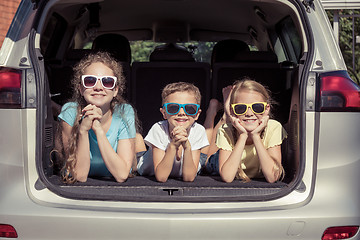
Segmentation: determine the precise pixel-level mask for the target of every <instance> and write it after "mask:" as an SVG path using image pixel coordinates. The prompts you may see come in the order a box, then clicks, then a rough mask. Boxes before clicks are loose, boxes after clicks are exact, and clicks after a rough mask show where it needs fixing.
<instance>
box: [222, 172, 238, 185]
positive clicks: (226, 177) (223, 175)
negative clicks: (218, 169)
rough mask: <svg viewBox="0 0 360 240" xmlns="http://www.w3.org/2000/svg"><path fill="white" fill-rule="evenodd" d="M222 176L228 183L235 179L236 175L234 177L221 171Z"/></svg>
mask: <svg viewBox="0 0 360 240" xmlns="http://www.w3.org/2000/svg"><path fill="white" fill-rule="evenodd" d="M220 177H221V180H223V181H224V182H226V183H231V182H232V181H234V178H235V177H233V178H232V177H230V176H228V175H226V174H221V173H220Z"/></svg>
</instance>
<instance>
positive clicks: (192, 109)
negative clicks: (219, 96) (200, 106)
mask: <svg viewBox="0 0 360 240" xmlns="http://www.w3.org/2000/svg"><path fill="white" fill-rule="evenodd" d="M185 112H186V113H187V114H188V115H195V114H196V113H197V106H196V105H195V104H186V105H185Z"/></svg>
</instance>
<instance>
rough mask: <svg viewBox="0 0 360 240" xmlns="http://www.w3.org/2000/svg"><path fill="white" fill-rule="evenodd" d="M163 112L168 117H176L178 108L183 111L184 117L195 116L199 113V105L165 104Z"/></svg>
mask: <svg viewBox="0 0 360 240" xmlns="http://www.w3.org/2000/svg"><path fill="white" fill-rule="evenodd" d="M163 108H165V111H166V112H167V113H168V114H170V115H176V114H178V113H179V112H180V108H182V109H184V112H185V113H186V115H190V116H193V115H196V114H197V113H198V111H199V108H200V105H199V104H195V103H186V104H179V103H165V104H164V105H163Z"/></svg>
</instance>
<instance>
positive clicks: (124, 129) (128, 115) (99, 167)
mask: <svg viewBox="0 0 360 240" xmlns="http://www.w3.org/2000/svg"><path fill="white" fill-rule="evenodd" d="M77 106H78V104H77V103H76V102H68V103H66V104H64V106H63V107H62V109H61V113H60V114H59V116H58V118H59V119H61V120H63V121H65V122H66V123H67V124H69V125H70V126H73V125H74V122H75V118H76V114H77ZM135 134H136V130H135V114H134V109H133V108H132V107H131V105H129V104H121V105H118V106H116V107H115V108H114V112H113V115H112V120H111V125H110V128H109V130H108V132H107V133H106V137H107V139H108V140H109V142H110V144H111V146H112V148H113V149H114V150H115V152H116V151H117V146H118V141H119V140H121V139H129V138H135ZM89 143H90V171H89V176H97V177H108V176H112V175H111V173H110V172H109V170H108V169H107V168H106V165H105V163H104V160H103V159H102V156H101V153H100V149H99V146H98V143H97V139H96V135H95V132H94V131H93V130H92V129H90V130H89Z"/></svg>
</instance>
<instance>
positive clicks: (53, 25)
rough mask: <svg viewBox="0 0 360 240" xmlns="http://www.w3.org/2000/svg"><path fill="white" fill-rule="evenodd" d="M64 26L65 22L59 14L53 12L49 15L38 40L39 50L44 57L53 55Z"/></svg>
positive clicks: (63, 31) (65, 26)
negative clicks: (39, 40)
mask: <svg viewBox="0 0 360 240" xmlns="http://www.w3.org/2000/svg"><path fill="white" fill-rule="evenodd" d="M66 28H67V22H66V21H65V19H64V18H62V17H61V16H60V15H58V14H53V15H52V16H51V17H50V19H49V21H48V24H47V26H46V28H45V31H44V32H43V33H42V37H41V42H40V48H41V51H42V53H43V54H44V56H45V57H46V58H53V57H55V55H56V52H57V50H58V49H59V45H60V42H61V40H62V36H64V34H65V31H66Z"/></svg>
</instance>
